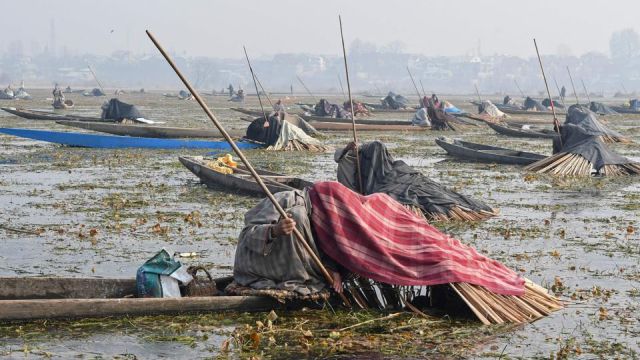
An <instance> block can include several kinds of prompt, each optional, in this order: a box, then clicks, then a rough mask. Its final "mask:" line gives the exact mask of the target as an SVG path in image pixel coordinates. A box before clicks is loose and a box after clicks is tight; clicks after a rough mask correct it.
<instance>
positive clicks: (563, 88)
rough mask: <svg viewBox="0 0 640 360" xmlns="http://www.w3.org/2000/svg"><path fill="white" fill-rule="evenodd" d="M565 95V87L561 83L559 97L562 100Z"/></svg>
mask: <svg viewBox="0 0 640 360" xmlns="http://www.w3.org/2000/svg"><path fill="white" fill-rule="evenodd" d="M565 96H567V89H566V88H565V87H564V85H562V89H560V98H561V99H562V101H564V98H565Z"/></svg>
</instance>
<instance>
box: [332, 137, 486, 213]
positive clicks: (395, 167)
mask: <svg viewBox="0 0 640 360" xmlns="http://www.w3.org/2000/svg"><path fill="white" fill-rule="evenodd" d="M349 153H350V154H347V155H345V156H349V155H350V157H351V158H352V159H353V160H355V157H354V156H353V151H349ZM341 154H344V150H343V151H342V152H341ZM358 154H359V155H360V167H361V169H362V184H363V188H364V192H363V195H369V194H374V193H385V194H387V195H389V196H391V197H392V198H394V199H395V200H397V201H398V202H400V203H401V204H405V205H413V206H417V207H419V208H420V209H421V210H422V211H423V212H425V213H440V214H448V210H449V209H450V208H452V207H454V206H460V207H463V208H466V209H471V210H474V211H478V210H485V211H493V210H492V209H491V208H490V207H489V206H488V205H486V204H485V203H483V202H481V201H477V200H474V199H471V198H468V197H466V196H464V195H462V194H459V193H457V192H455V191H452V190H449V189H447V188H446V187H444V186H442V185H440V184H438V183H437V182H435V181H432V180H431V179H429V178H428V177H426V176H424V175H423V174H421V173H420V172H418V171H417V170H416V169H414V168H413V167H411V166H409V165H407V164H406V163H405V162H404V161H402V160H394V159H393V157H392V156H391V154H389V151H388V150H387V147H386V146H385V145H384V144H383V143H382V142H380V141H373V142H370V143H366V144H363V145H361V146H360V147H359V151H358ZM344 160H346V161H343V158H342V157H340V156H339V155H338V154H337V156H336V161H338V163H339V166H338V181H339V182H340V183H342V184H343V185H345V186H347V187H349V188H351V189H352V190H356V191H357V190H358V187H359V186H358V184H357V177H356V175H355V165H354V163H355V162H354V161H349V160H350V159H344Z"/></svg>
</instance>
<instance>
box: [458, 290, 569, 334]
mask: <svg viewBox="0 0 640 360" xmlns="http://www.w3.org/2000/svg"><path fill="white" fill-rule="evenodd" d="M450 285H451V287H452V288H453V290H454V291H455V292H456V293H457V294H458V295H459V296H460V297H461V298H462V300H464V302H465V303H466V304H467V306H469V308H470V309H471V311H473V313H474V314H475V315H476V317H477V318H478V319H479V320H480V321H481V322H482V323H483V324H485V325H489V324H504V323H525V322H530V321H533V320H536V319H539V318H541V317H544V316H547V315H549V314H551V313H552V312H554V311H557V310H560V309H562V308H563V307H564V306H563V305H562V302H561V301H560V300H559V299H558V298H556V297H555V296H553V295H550V294H549V293H548V291H547V290H546V289H545V288H543V287H542V286H539V285H536V284H534V283H533V282H531V281H530V280H528V279H525V293H524V295H522V296H513V295H509V296H507V295H500V294H495V293H492V292H491V291H489V290H487V289H485V288H484V287H482V286H476V285H471V284H467V283H454V284H450Z"/></svg>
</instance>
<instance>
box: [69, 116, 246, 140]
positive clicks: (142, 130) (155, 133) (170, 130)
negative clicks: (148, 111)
mask: <svg viewBox="0 0 640 360" xmlns="http://www.w3.org/2000/svg"><path fill="white" fill-rule="evenodd" d="M57 123H58V124H60V125H65V126H71V127H76V128H80V129H86V130H92V131H98V132H103V133H107V134H113V135H122V136H137V137H146V138H157V139H170V138H173V139H182V138H190V139H212V138H219V139H222V134H221V133H220V131H218V130H216V129H190V128H177V127H160V126H147V125H132V124H111V123H90V122H84V121H68V120H62V121H57ZM229 135H231V136H234V137H241V136H242V135H244V131H235V132H233V131H229Z"/></svg>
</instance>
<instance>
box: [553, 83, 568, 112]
mask: <svg viewBox="0 0 640 360" xmlns="http://www.w3.org/2000/svg"><path fill="white" fill-rule="evenodd" d="M553 82H554V83H555V84H556V90H558V96H559V97H560V101H561V102H562V106H564V107H566V106H567V105H565V103H564V97H562V91H560V86H558V81H557V80H556V77H555V76H554V77H553Z"/></svg>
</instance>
